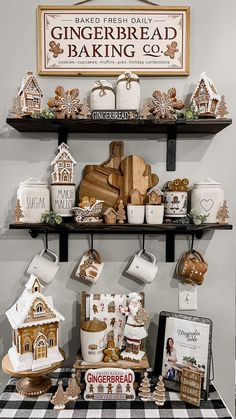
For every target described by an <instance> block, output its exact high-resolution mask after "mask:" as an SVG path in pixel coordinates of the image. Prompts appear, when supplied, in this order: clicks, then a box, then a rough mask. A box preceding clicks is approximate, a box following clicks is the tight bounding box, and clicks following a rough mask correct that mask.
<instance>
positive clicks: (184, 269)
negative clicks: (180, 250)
mask: <svg viewBox="0 0 236 419" xmlns="http://www.w3.org/2000/svg"><path fill="white" fill-rule="evenodd" d="M207 269H208V264H207V262H206V261H205V260H204V258H203V256H202V255H201V253H199V252H197V251H196V250H192V251H189V252H186V253H184V255H183V256H182V258H181V259H180V260H179V261H178V263H177V266H176V273H177V275H178V276H180V277H181V278H184V280H185V282H187V283H188V284H192V283H195V284H197V285H201V284H202V283H203V281H204V274H205V273H206V272H207Z"/></svg>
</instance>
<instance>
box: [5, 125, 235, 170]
mask: <svg viewBox="0 0 236 419" xmlns="http://www.w3.org/2000/svg"><path fill="white" fill-rule="evenodd" d="M7 123H8V124H9V125H11V126H12V127H13V128H15V129H16V130H17V131H19V132H56V133H57V134H58V144H61V143H62V142H65V143H66V142H67V137H68V134H70V133H93V134H94V133H117V134H121V133H124V134H166V135H167V157H166V166H167V171H174V170H175V167H176V138H177V135H179V134H201V135H207V134H210V135H214V134H217V133H218V132H220V131H221V130H223V129H224V128H226V127H227V126H229V125H230V124H231V123H232V119H195V120H184V119H177V120H164V121H160V120H156V119H131V120H121V121H117V120H99V121H98V120H93V119H75V120H73V119H72V120H68V119H30V118H7ZM200 138H201V137H200Z"/></svg>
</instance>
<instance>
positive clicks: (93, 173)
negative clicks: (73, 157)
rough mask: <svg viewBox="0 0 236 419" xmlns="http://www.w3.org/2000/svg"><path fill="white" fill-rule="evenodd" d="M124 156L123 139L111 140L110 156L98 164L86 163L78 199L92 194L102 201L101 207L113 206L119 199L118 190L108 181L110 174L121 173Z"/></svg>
mask: <svg viewBox="0 0 236 419" xmlns="http://www.w3.org/2000/svg"><path fill="white" fill-rule="evenodd" d="M123 158H124V143H123V141H112V143H111V155H110V157H109V158H108V159H107V160H106V161H105V162H103V163H102V164H100V165H87V166H85V168H84V173H83V175H84V178H83V180H82V182H81V183H80V187H79V200H81V198H82V197H83V196H89V197H91V196H94V197H95V198H96V199H101V200H103V201H104V205H103V209H104V210H106V209H107V208H108V207H115V206H116V205H117V201H118V199H119V191H118V190H117V189H116V188H114V187H113V186H112V185H110V184H109V183H108V177H109V175H110V174H116V175H119V174H121V172H120V170H119V166H120V163H121V161H122V160H123Z"/></svg>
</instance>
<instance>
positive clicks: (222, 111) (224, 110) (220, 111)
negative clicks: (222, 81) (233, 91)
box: [216, 95, 229, 119]
mask: <svg viewBox="0 0 236 419" xmlns="http://www.w3.org/2000/svg"><path fill="white" fill-rule="evenodd" d="M228 113H229V111H228V107H227V105H226V103H225V96H224V95H223V96H221V100H220V103H219V105H218V108H217V111H216V116H219V118H221V119H224V118H225V116H226V115H228Z"/></svg>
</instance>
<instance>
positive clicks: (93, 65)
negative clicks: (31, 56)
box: [38, 6, 190, 76]
mask: <svg viewBox="0 0 236 419" xmlns="http://www.w3.org/2000/svg"><path fill="white" fill-rule="evenodd" d="M189 33H190V9H189V7H176V6H175V7H174V6H173V7H167V6H165V7H160V6H158V7H157V6H144V7H135V6H133V7H131V6H130V7H125V6H124V7H122V6H120V7H118V6H114V7H111V6H110V7H106V6H97V7H91V6H87V7H82V6H39V7H38V70H39V74H40V75H72V76H74V75H81V76H83V75H85V76H88V75H90V76H93V75H118V74H120V73H121V72H123V71H125V70H132V71H134V72H136V73H137V74H139V75H147V76H149V75H154V76H156V75H184V76H186V75H188V74H189V53H190V52H189V43H190V34H189Z"/></svg>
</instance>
